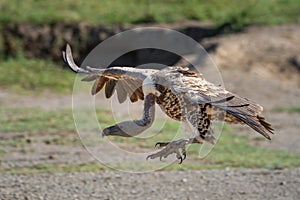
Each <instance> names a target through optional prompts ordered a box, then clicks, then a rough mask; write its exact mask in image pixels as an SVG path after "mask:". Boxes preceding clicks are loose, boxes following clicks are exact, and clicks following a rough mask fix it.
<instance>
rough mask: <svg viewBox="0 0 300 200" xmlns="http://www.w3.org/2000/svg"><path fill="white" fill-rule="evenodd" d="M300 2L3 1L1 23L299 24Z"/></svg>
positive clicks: (237, 25) (232, 0)
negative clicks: (192, 22) (198, 22)
mask: <svg viewBox="0 0 300 200" xmlns="http://www.w3.org/2000/svg"><path fill="white" fill-rule="evenodd" d="M299 10H300V2H299V1H298V0H245V1H240V0H212V1H205V0H190V1H183V0H165V1H160V0H133V1H124V0H115V1H107V0H102V1H99V0H90V1H83V0H77V1H74V0H66V1H58V0H44V1H39V0H24V1H19V0H0V13H1V14H0V23H2V24H4V23H8V22H30V23H51V22H58V21H60V22H87V23H94V24H98V23H107V24H108V23H138V22H174V21H185V20H202V21H210V22H213V23H214V24H222V23H226V22H229V23H231V24H232V25H233V26H234V27H240V26H243V25H246V24H278V23H297V22H300V12H299Z"/></svg>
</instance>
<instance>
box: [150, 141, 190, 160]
mask: <svg viewBox="0 0 300 200" xmlns="http://www.w3.org/2000/svg"><path fill="white" fill-rule="evenodd" d="M188 143H189V140H178V141H174V142H158V143H156V144H155V146H159V147H164V148H163V149H162V150H161V151H159V152H157V153H155V154H151V155H149V156H147V158H146V160H148V159H149V158H150V159H154V158H158V157H159V159H160V160H161V159H162V158H167V157H168V156H169V155H170V154H173V153H175V154H176V158H177V159H178V160H179V164H181V163H182V162H183V160H185V158H186V149H185V147H186V145H187V144H188ZM179 149H181V153H180V151H179Z"/></svg>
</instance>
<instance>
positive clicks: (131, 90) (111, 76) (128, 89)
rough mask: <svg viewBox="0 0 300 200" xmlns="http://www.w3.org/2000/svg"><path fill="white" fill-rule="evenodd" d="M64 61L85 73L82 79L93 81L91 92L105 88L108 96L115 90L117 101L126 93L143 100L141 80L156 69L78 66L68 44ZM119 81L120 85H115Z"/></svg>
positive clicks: (73, 68)
mask: <svg viewBox="0 0 300 200" xmlns="http://www.w3.org/2000/svg"><path fill="white" fill-rule="evenodd" d="M63 59H64V61H65V63H66V64H67V65H68V66H69V67H70V68H71V69H72V70H73V71H74V72H76V73H83V74H87V76H86V77H84V78H83V79H82V81H95V82H94V85H93V87H92V90H91V93H92V94H93V95H95V94H97V93H98V92H99V91H101V90H102V89H103V88H105V96H106V97H107V98H110V97H111V96H112V95H113V94H114V91H115V90H117V95H118V100H119V102H120V103H121V102H124V101H125V100H126V98H127V95H128V96H129V97H130V100H131V101H132V102H135V101H138V100H139V99H140V100H144V94H143V90H142V87H141V86H142V83H143V80H144V79H145V78H146V77H147V76H149V75H152V74H154V73H156V72H157V71H158V70H155V69H138V68H132V67H110V68H105V69H99V68H92V67H89V66H86V67H85V68H80V67H78V66H77V65H76V63H75V62H74V60H73V55H72V51H71V47H70V45H68V44H67V46H66V51H63ZM119 83H120V87H118V86H117V85H118V84H119Z"/></svg>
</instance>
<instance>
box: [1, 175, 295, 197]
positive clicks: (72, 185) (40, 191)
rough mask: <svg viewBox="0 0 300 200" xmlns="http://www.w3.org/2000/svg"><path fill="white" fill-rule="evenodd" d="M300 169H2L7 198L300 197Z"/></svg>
mask: <svg viewBox="0 0 300 200" xmlns="http://www.w3.org/2000/svg"><path fill="white" fill-rule="evenodd" d="M299 176H300V169H284V170H265V169H252V170H249V169H242V170H220V171H216V170H210V171H169V172H152V173H145V174H129V173H119V172H100V173H57V174H33V175H8V174H7V175H1V179H2V181H1V182H0V189H1V190H0V191H1V193H0V198H1V199H60V200H65V199H66V200H67V199H235V200H238V199H261V200H263V199H274V200H275V199H276V200H277V199H278V200H279V199H282V200H283V199H295V200H296V199H299V196H300V187H299V185H300V179H299Z"/></svg>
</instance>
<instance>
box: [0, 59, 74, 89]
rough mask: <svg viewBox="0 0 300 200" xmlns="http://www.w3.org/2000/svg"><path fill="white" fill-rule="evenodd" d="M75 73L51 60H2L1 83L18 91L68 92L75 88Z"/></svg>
mask: <svg viewBox="0 0 300 200" xmlns="http://www.w3.org/2000/svg"><path fill="white" fill-rule="evenodd" d="M74 78H75V75H74V74H73V73H72V72H71V71H70V70H64V69H62V68H60V67H59V66H57V65H56V64H54V63H53V62H52V61H50V60H41V59H26V58H23V57H22V56H21V57H19V58H17V59H8V60H1V61H0V85H1V88H7V89H10V90H13V91H17V92H25V93H28V92H30V93H32V92H33V93H39V92H42V91H50V92H63V93H65V92H68V93H71V92H72V90H73V83H74Z"/></svg>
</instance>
